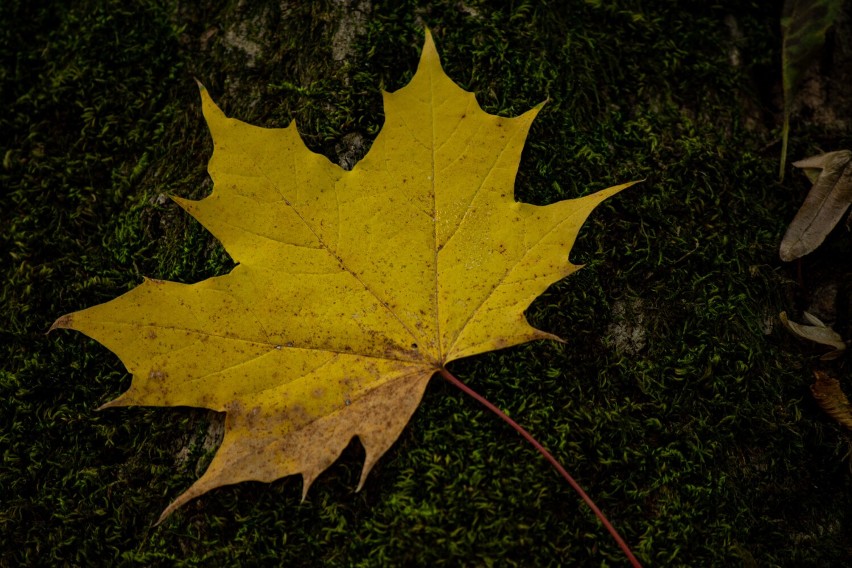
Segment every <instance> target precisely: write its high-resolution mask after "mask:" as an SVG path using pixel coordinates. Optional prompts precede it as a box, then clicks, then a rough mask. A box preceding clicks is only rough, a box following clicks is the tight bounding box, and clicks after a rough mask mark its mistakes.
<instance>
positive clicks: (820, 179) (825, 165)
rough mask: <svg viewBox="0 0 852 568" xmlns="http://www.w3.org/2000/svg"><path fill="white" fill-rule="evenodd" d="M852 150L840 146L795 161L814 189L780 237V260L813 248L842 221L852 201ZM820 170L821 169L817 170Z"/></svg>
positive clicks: (795, 256) (795, 164)
mask: <svg viewBox="0 0 852 568" xmlns="http://www.w3.org/2000/svg"><path fill="white" fill-rule="evenodd" d="M850 160H852V152H850V151H849V150H839V151H837V152H828V153H827V154H821V155H819V156H811V157H810V158H805V159H804V160H799V161H798V162H793V165H794V166H796V167H797V168H803V169H804V170H805V173H806V174H807V175H808V177H809V178H810V179H812V180H813V177H812V176H813V175H814V174H817V175H816V181H815V182H814V185H813V187H812V188H811V191H810V192H809V193H808V196H807V197H806V198H805V202H804V203H803V204H802V207H801V208H800V209H799V212H798V213H796V216H795V218H793V222H792V223H790V226H789V227H788V228H787V232H786V233H785V234H784V238H783V239H782V240H781V248H780V251H779V254H780V256H781V260H784V261H791V260H795V259H797V258H800V257H802V256H804V255H806V254H808V253H810V252H813V250H814V249H816V248H817V247H818V246H819V245H821V244H822V242H823V241H824V240H825V237H826V236H828V234H829V233H830V232H831V230H832V229H834V227H835V226H836V225H837V223H838V222H840V219H841V218H842V217H843V215H844V213H846V210H847V209H848V208H849V204H850V203H852V168H850V167H849V163H850ZM817 172H818V173H817Z"/></svg>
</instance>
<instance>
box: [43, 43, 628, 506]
mask: <svg viewBox="0 0 852 568" xmlns="http://www.w3.org/2000/svg"><path fill="white" fill-rule="evenodd" d="M383 95H384V106H385V124H384V126H383V128H382V130H381V132H380V133H379V135H378V137H377V138H376V140H375V142H374V143H373V145H372V148H371V149H370V151H369V153H368V154H367V155H366V156H365V157H364V159H363V160H361V161H360V162H359V163H358V164H357V165H356V166H355V167H354V169H352V170H351V171H344V170H343V169H341V168H340V167H338V166H336V165H335V164H333V163H331V162H330V161H329V160H328V159H326V158H325V157H324V156H321V155H319V154H315V153H313V152H311V151H310V150H308V149H307V148H306V147H305V145H304V143H303V142H302V140H301V138H300V137H299V133H298V131H297V130H296V125H295V123H292V124H290V126H289V127H287V128H281V129H271V128H260V127H256V126H252V125H249V124H246V123H244V122H240V121H239V120H235V119H232V118H228V117H226V116H225V115H224V114H223V113H222V111H221V110H220V109H219V108H218V107H217V106H216V105H215V104H214V103H213V101H212V100H211V98H210V96H209V95H208V93H207V91H206V90H204V89H203V88H202V91H201V97H202V105H203V111H204V117H205V119H206V120H207V124H208V126H209V128H210V132H211V134H212V136H213V141H214V151H213V156H212V158H211V160H210V164H209V172H210V176H211V177H212V178H213V181H214V190H213V193H212V194H211V195H210V196H209V197H207V198H205V199H202V200H200V201H190V200H186V199H181V198H174V199H175V201H177V203H178V204H180V206H181V207H183V208H184V209H185V210H186V211H187V212H189V213H190V214H191V215H192V216H193V217H195V218H196V219H198V221H200V222H201V223H202V224H203V225H204V226H205V227H206V228H207V229H209V230H210V231H211V232H212V233H213V234H214V235H215V236H216V237H217V238H218V239H219V240H220V241H221V242H222V243H223V244H224V246H225V248H226V250H227V252H228V254H230V255H231V257H233V259H234V260H235V261H236V262H237V263H238V266H236V268H234V269H233V270H232V271H231V272H230V273H229V274H227V275H225V276H219V277H215V278H210V279H208V280H205V281H203V282H199V283H197V284H191V285H186V284H177V283H173V282H164V281H159V280H148V279H146V280H145V281H144V282H143V283H142V284H141V285H140V286H138V287H137V288H135V289H133V290H132V291H130V292H128V293H127V294H124V295H123V296H120V297H119V298H116V299H115V300H112V301H110V302H107V303H105V304H101V305H99V306H95V307H92V308H89V309H86V310H82V311H79V312H75V313H72V314H69V315H66V316H63V317H61V318H60V319H59V320H58V321H57V322H56V323H55V324H54V326H53V327H54V328H69V329H76V330H78V331H81V332H83V333H85V334H86V335H88V336H90V337H92V338H94V339H96V340H97V341H99V342H101V343H102V344H103V345H105V346H106V347H107V348H109V349H110V350H112V351H113V352H115V353H116V354H117V355H118V356H119V357H120V358H121V361H122V362H123V363H124V365H125V366H126V367H127V369H128V371H129V372H130V373H132V375H133V381H132V384H131V386H130V389H129V390H128V391H127V392H125V393H124V394H123V395H121V396H120V397H119V398H117V399H116V400H114V401H112V402H110V403H108V404H106V405H104V406H105V407H113V406H129V405H146V406H180V405H185V406H196V407H203V408H209V409H213V410H217V411H222V412H226V413H227V416H226V422H225V436H224V440H223V442H222V445H221V447H220V448H219V450H218V452H217V453H216V455H215V457H214V458H213V461H212V463H211V464H210V466H209V468H208V469H207V471H206V472H205V473H204V475H203V476H202V477H201V478H200V479H198V481H196V482H195V484H194V485H192V486H191V487H190V488H189V489H188V490H187V491H186V492H185V493H183V494H182V495H181V496H180V497H178V498H177V500H175V501H174V502H173V503H172V504H171V505H170V506H169V507H168V508H167V509H166V511H165V512H164V513H163V517H161V519H162V518H165V516H167V515H168V514H169V513H170V512H171V511H173V510H174V509H175V508H176V507H178V506H180V505H181V504H183V503H185V502H186V501H188V500H189V499H192V498H193V497H196V496H198V495H201V494H203V493H205V492H207V491H209V490H211V489H213V488H215V487H219V486H222V485H226V484H231V483H237V482H240V481H245V480H258V481H267V482H268V481H273V480H275V479H278V478H280V477H283V476H287V475H293V474H301V475H302V476H303V479H304V485H303V487H304V492H305V493H306V492H307V490H308V488H309V487H310V485H311V483H312V482H313V480H314V479H315V478H316V477H317V476H318V475H319V474H320V473H321V472H322V471H323V470H325V469H326V468H327V467H329V465H331V464H332V462H333V461H334V460H335V459H336V458H337V457H338V456H339V455H340V452H341V451H342V450H343V449H344V448H345V447H346V445H347V444H348V443H349V442H350V440H351V439H352V437H353V436H358V438H359V439H360V441H361V443H362V445H363V446H364V449H365V450H366V459H365V463H364V467H363V471H362V476H361V484H363V483H364V479H365V477H366V476H367V474H368V472H369V471H370V468H371V467H372V466H373V464H375V463H376V461H377V460H378V459H379V457H381V455H382V454H384V453H385V451H387V449H388V448H389V447H390V446H391V444H393V442H394V441H395V440H396V439H397V437H398V436H399V434H400V432H401V431H402V429H403V428H404V426H405V424H406V423H407V422H408V420H409V418H410V416H411V414H412V413H413V412H414V410H415V409H416V407H417V405H418V404H419V402H420V399H421V397H422V394H423V391H424V389H425V387H426V383H427V382H428V381H429V379H430V377H432V375H433V374H434V373H435V372H436V371H438V370H440V369H441V368H442V367H443V366H444V365H446V364H447V363H448V362H449V361H452V360H455V359H459V358H461V357H468V356H470V355H476V354H477V353H483V352H486V351H491V350H494V349H499V348H503V347H509V346H512V345H517V344H520V343H524V342H527V341H530V340H533V339H548V338H549V339H556V337H555V336H553V335H551V334H549V333H545V332H543V331H539V330H537V329H534V328H533V327H531V326H530V325H529V323H527V321H526V318H525V317H524V310H525V309H526V308H527V307H528V306H529V304H530V303H531V302H532V301H533V299H535V298H536V296H538V295H539V294H541V293H542V292H543V291H544V290H545V289H546V288H547V287H548V286H549V285H551V284H552V283H554V282H556V281H557V280H559V279H561V278H563V277H565V276H567V275H569V274H571V273H572V272H573V271H575V270H576V269H577V268H579V267H578V266H575V265H572V264H571V263H570V262H568V251H569V250H570V248H571V246H572V244H573V243H574V239H575V238H576V235H577V232H578V231H579V229H580V226H581V225H582V224H583V222H584V221H585V219H586V217H587V216H588V215H589V213H590V212H591V211H592V209H593V208H594V207H595V206H596V205H597V204H599V203H600V202H601V201H603V200H604V199H606V198H607V197H609V196H611V195H613V194H614V193H616V192H618V191H620V190H621V189H623V188H624V187H627V185H629V184H625V185H620V186H616V187H612V188H609V189H606V190H603V191H600V192H598V193H595V194H593V195H589V196H586V197H582V198H579V199H570V200H565V201H561V202H558V203H554V204H552V205H548V206H544V207H540V206H535V205H529V204H526V203H518V202H516V201H515V200H514V191H513V187H514V179H515V173H516V171H517V168H518V163H519V160H520V157H521V151H522V148H523V145H524V140H525V139H526V136H527V132H528V130H529V127H530V124H531V123H532V121H533V118H534V117H535V116H536V114H537V113H538V111H539V108H540V106H539V107H536V108H534V109H532V110H530V111H528V112H526V113H524V114H522V115H521V116H518V117H516V118H502V117H498V116H493V115H490V114H488V113H486V112H484V111H483V110H482V109H481V108H480V107H479V105H478V104H477V102H476V100H475V98H474V95H473V94H472V93H469V92H466V91H464V90H462V89H461V88H460V87H459V86H458V85H456V84H455V83H453V82H452V81H451V80H450V79H449V77H447V76H446V75H445V74H444V72H443V70H442V68H441V64H440V61H439V58H438V54H437V52H436V50H435V45H434V43H433V42H432V38H431V36H430V34H429V33H428V31H427V33H426V41H425V45H424V47H423V52H422V55H421V59H420V64H419V66H418V68H417V72H416V74H415V75H414V77H413V78H412V80H411V82H410V83H409V84H408V85H407V86H405V87H403V88H402V89H400V90H399V91H396V92H394V93H383ZM359 487H360V485H359ZM303 496H304V495H303Z"/></svg>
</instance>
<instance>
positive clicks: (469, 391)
mask: <svg viewBox="0 0 852 568" xmlns="http://www.w3.org/2000/svg"><path fill="white" fill-rule="evenodd" d="M440 373H441V376H443V377H444V378H445V379H447V380H448V381H449V382H451V383H452V384H454V385H455V386H456V387H458V388H459V389H461V390H462V391H463V392H464V393H466V394H468V395H470V396H472V397H473V398H475V399H476V400H477V401H479V402H480V403H481V404H482V405H483V406H485V408H487V409H488V410H490V411H491V412H493V413H494V414H496V415H497V416H499V417H500V418H501V419H502V420H503V421H504V422H506V423H507V424H509V426H511V427H512V428H514V429H515V431H516V432H517V433H518V434H520V435H521V436H523V438H524V439H525V440H526V441H527V442H529V443H530V444H532V445H533V447H534V448H535V449H536V450H538V451H539V453H540V454H541V455H543V456H544V457H545V459H547V461H549V462H550V463H551V465H553V467H555V468H556V471H558V472H559V474H560V475H561V476H562V477H564V478H565V481H567V482H568V484H569V485H570V486H571V487H572V488H573V489H574V491H576V492H577V494H578V495H579V496H580V497H581V498H582V499H583V501H585V502H586V505H588V506H589V508H590V509H591V510H592V512H593V513H594V514H595V516H596V517H597V518H598V519H599V520H600V521H601V523H603V525H604V527H606V530H608V531H609V534H610V535H612V538H614V539H615V542H616V543H618V546H619V547H620V548H621V551H622V552H624V555H625V556H627V559H628V560H629V561H630V564H631V565H632V566H633V567H634V568H642V565H641V564H640V563H639V560H638V559H637V558H636V556H634V554H633V552H632V551H631V550H630V547H629V546H627V543H626V542H625V541H624V539H623V538H621V535H620V534H618V531H617V530H615V527H614V526H612V523H610V522H609V519H607V518H606V515H604V514H603V512H602V511H601V510H600V509H599V508H598V506H597V505H595V502H594V501H592V498H591V497H589V495H588V494H587V493H586V492H585V491H583V488H582V487H580V484H579V483H577V482H576V481H575V480H574V478H573V477H571V475H570V474H569V473H568V472H567V471H566V470H565V468H564V467H562V464H560V463H559V462H558V461H556V458H554V457H553V455H551V453H550V452H548V451H547V450H546V449H545V448H544V446H542V445H541V444H540V443H539V442H538V440H536V439H535V438H533V437H532V435H531V434H530V433H529V432H527V431H526V430H524V429H523V428H522V427H521V425H520V424H518V423H517V422H515V421H514V420H512V419H511V418H509V417H508V416H507V415H506V414H505V413H504V412H503V411H502V410H500V409H499V408H497V407H496V406H494V405H493V404H491V403H490V402H488V401H487V400H486V399H485V398H483V397H482V395H480V394H479V393H477V392H476V391H474V390H473V389H471V388H470V387H469V386H467V385H466V384H464V383H463V382H461V381H460V380H458V379H457V378H456V377H455V376H454V375H453V374H452V373H450V372H449V371H448V370H446V369H444V368H442V369H441V370H440Z"/></svg>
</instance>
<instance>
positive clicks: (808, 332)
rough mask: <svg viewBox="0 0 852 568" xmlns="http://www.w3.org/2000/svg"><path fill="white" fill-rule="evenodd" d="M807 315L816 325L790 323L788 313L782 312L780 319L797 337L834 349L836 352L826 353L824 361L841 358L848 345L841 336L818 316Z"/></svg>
mask: <svg viewBox="0 0 852 568" xmlns="http://www.w3.org/2000/svg"><path fill="white" fill-rule="evenodd" d="M805 314H806V315H805V317H806V318H807V319H808V320H809V321H810V322H811V323H814V324H816V325H804V324H800V323H796V322H794V321H790V320H789V319H787V312H781V314H780V315H779V317H780V318H781V323H782V324H784V327H786V328H787V329H788V330H790V332H791V333H792V334H793V335H795V336H796V337H799V338H801V339H807V340H808V341H813V342H814V343H819V344H821V345H828V346H829V347H834V351H832V352H830V353H826V354H825V355H824V356H823V359H834V358H837V357H839V356H840V355H841V354H842V353H843V351H845V350H846V343H845V342H844V341H843V338H842V337H840V334H839V333H837V332H836V331H834V330H833V329H831V328H830V327H828V326H827V325H825V324H823V323H822V322H821V321H820V320H819V319H818V318H817V317H816V316H813V315H811V314H808V313H807V312H805Z"/></svg>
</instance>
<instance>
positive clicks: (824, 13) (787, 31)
mask: <svg viewBox="0 0 852 568" xmlns="http://www.w3.org/2000/svg"><path fill="white" fill-rule="evenodd" d="M842 4H843V0H784V6H783V8H782V13H781V34H782V37H783V39H782V42H781V82H782V85H783V89H784V124H783V127H782V132H781V167H780V178H781V180H783V179H784V165H785V162H786V160H787V141H788V138H789V134H790V114H791V113H792V111H793V100H794V99H795V96H796V92H797V91H798V90H799V87H800V86H801V84H802V81H804V79H805V74H806V73H807V71H808V68H809V67H810V66H811V64H812V63H813V61H814V60H815V59H816V56H817V55H818V54H819V51H820V49H821V48H822V46H823V43H825V33H826V32H827V31H828V29H829V28H830V27H831V26H833V25H834V23H835V21H837V16H838V14H839V13H840V9H841V7H842Z"/></svg>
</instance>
